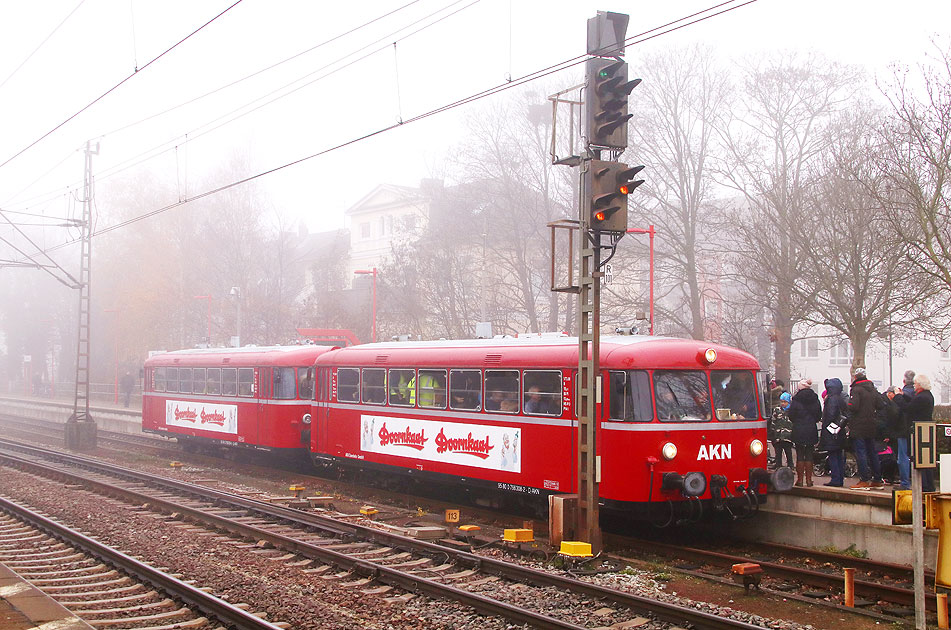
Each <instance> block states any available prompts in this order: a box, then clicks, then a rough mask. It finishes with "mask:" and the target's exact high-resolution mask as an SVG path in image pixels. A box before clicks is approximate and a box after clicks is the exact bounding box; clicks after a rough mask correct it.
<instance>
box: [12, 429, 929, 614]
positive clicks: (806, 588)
mask: <svg viewBox="0 0 951 630" xmlns="http://www.w3.org/2000/svg"><path fill="white" fill-rule="evenodd" d="M48 424H49V426H48V427H46V428H45V429H44V432H46V431H49V432H55V431H57V429H58V426H57V425H56V423H48ZM21 426H22V425H21ZM23 429H24V430H27V429H31V430H33V429H35V427H32V426H29V427H28V426H23ZM105 437H106V439H109V438H112V437H113V435H112V434H107V435H106V436H105ZM115 437H116V444H117V445H119V446H136V443H137V442H138V441H139V440H141V441H142V442H143V445H144V446H151V444H150V443H153V442H156V440H155V439H154V438H150V437H145V436H129V437H135V438H137V439H136V440H125V439H124V437H125V436H123V435H121V434H117V435H116V436H115ZM159 444H162V453H161V454H162V455H168V454H169V453H176V452H177V451H176V446H175V445H174V444H171V443H170V444H168V446H167V447H166V446H164V444H163V443H162V442H161V441H159ZM332 535H333V536H335V537H343V538H347V537H352V536H354V534H352V533H350V532H349V530H348V531H345V532H334V533H333V534H332ZM607 540H608V541H610V542H611V543H613V546H615V547H621V548H623V547H628V548H630V547H635V548H636V547H637V545H639V544H641V543H642V542H643V541H637V540H634V539H630V538H626V537H622V536H609V537H608V539H607ZM770 548H775V554H774V555H776V556H777V558H772V559H764V555H766V550H767V549H770ZM642 549H643V551H644V552H647V553H649V554H653V555H658V556H662V557H664V558H665V559H667V562H668V563H669V564H671V565H672V566H680V567H686V568H685V569H684V572H686V573H691V574H693V575H695V576H697V577H701V578H706V579H710V578H711V577H712V578H713V579H717V578H719V581H732V579H731V577H730V567H731V566H732V565H733V564H737V563H741V562H750V561H753V562H757V563H759V564H760V565H761V566H762V567H763V569H764V571H765V576H766V580H765V581H764V586H765V587H767V588H772V587H773V586H775V587H777V589H778V590H776V591H775V592H776V594H777V595H782V596H784V597H785V596H793V597H795V596H796V593H800V594H806V595H805V596H803V597H802V599H804V600H808V601H815V602H816V603H818V604H821V605H832V606H836V605H837V604H836V602H837V601H839V600H840V599H841V590H842V581H843V578H842V575H841V569H840V567H844V566H851V567H856V568H857V569H858V570H859V571H860V572H865V573H866V574H867V576H868V579H863V577H862V576H861V573H860V574H859V576H857V579H856V582H855V587H856V596H857V597H859V598H860V599H861V598H864V599H865V600H867V601H864V602H862V601H860V604H862V605H863V606H864V608H862V607H860V608H856V609H854V612H856V613H858V614H866V615H868V616H871V617H874V618H876V619H882V620H889V621H892V620H896V619H900V618H901V617H902V616H903V615H906V614H908V612H909V610H910V608H909V607H912V606H913V605H914V595H913V591H912V589H911V588H910V587H905V586H903V585H902V583H909V584H910V582H911V570H910V569H909V568H908V567H902V566H897V565H887V564H882V563H878V562H874V561H871V560H867V559H862V558H850V557H846V556H842V555H839V554H832V553H824V552H821V551H817V550H810V549H799V550H794V549H791V548H786V547H782V546H780V545H768V544H763V545H758V546H757V549H756V551H755V552H754V553H753V554H745V555H737V554H730V553H722V552H717V551H707V550H703V549H696V548H690V547H684V546H682V545H665V544H663V543H659V542H657V541H650V542H646V543H643V547H642ZM371 555H372V554H371ZM790 555H794V556H798V558H799V560H800V564H802V562H801V561H802V559H808V560H810V561H811V562H812V567H809V566H796V564H795V563H792V564H791V563H789V562H787V561H786V560H784V559H783V558H784V557H786V558H788V557H789V556H790ZM416 560H418V559H416ZM678 563H679V565H678ZM443 564H446V563H443ZM450 564H454V563H450ZM344 566H346V565H344ZM440 566H441V565H440ZM691 566H694V568H696V569H699V570H696V571H691V570H690V567H691ZM816 567H818V568H816ZM349 570H354V569H349ZM441 570H445V569H444V568H443V569H441ZM365 572H366V570H364V573H365ZM882 576H888V579H886V580H883V579H882ZM889 582H891V583H889ZM394 583H397V581H394ZM823 598H825V599H828V600H831V604H830V603H829V601H823ZM882 602H887V603H888V604H884V605H880V604H881V603H882ZM935 606H936V604H935V601H934V596H933V595H929V596H928V607H929V608H930V609H931V610H934V609H935Z"/></svg>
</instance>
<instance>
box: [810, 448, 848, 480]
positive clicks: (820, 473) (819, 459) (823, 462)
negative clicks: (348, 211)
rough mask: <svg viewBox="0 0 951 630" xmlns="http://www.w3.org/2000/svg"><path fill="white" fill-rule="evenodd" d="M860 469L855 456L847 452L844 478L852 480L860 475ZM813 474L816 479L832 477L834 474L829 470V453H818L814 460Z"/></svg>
mask: <svg viewBox="0 0 951 630" xmlns="http://www.w3.org/2000/svg"><path fill="white" fill-rule="evenodd" d="M858 471H859V467H858V464H856V463H855V456H854V455H853V454H852V453H851V452H849V451H845V467H844V469H843V470H842V474H843V476H844V477H847V478H852V477H855V476H856V475H857V474H858ZM812 474H813V475H815V476H816V477H831V476H832V472H831V471H830V470H829V452H828V451H816V454H815V455H814V456H813V458H812Z"/></svg>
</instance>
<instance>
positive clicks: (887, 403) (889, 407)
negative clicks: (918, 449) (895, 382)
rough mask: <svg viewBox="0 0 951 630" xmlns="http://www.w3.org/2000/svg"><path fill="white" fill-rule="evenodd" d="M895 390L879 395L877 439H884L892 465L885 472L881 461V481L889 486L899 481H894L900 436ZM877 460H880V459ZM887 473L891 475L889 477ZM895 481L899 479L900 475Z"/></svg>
mask: <svg viewBox="0 0 951 630" xmlns="http://www.w3.org/2000/svg"><path fill="white" fill-rule="evenodd" d="M895 389H896V388H894V387H889V388H888V389H886V390H885V392H884V393H883V394H881V396H882V403H884V406H883V407H882V408H881V409H880V410H879V412H878V416H879V417H878V427H879V431H880V433H881V435H879V436H878V437H879V438H884V442H885V445H886V446H887V447H888V449H889V450H891V459H892V460H893V464H892V465H891V466H890V467H889V468H890V471H886V470H885V468H886V467H885V464H884V460H882V479H883V480H884V481H885V483H886V484H889V485H895V484H898V483H900V481H896V477H895V474H894V472H895V470H898V469H899V466H898V439H899V438H900V437H901V436H902V427H901V411H900V410H899V409H898V404H897V403H896V402H895ZM877 450H878V452H879V453H881V452H882V451H881V449H877ZM879 459H881V457H880V458H879ZM888 472H891V473H892V474H891V476H889V474H888ZM897 479H899V480H900V479H901V474H900V473H899V475H898V477H897Z"/></svg>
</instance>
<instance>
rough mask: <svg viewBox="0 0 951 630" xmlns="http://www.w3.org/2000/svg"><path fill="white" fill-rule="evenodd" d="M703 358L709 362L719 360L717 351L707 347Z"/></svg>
mask: <svg viewBox="0 0 951 630" xmlns="http://www.w3.org/2000/svg"><path fill="white" fill-rule="evenodd" d="M703 360H704V361H706V362H707V364H712V363H713V362H714V361H716V360H717V351H716V350H714V349H713V348H707V349H706V351H705V352H704V353H703Z"/></svg>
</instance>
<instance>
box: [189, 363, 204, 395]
mask: <svg viewBox="0 0 951 630" xmlns="http://www.w3.org/2000/svg"><path fill="white" fill-rule="evenodd" d="M192 393H193V394H204V393H205V368H192Z"/></svg>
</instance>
